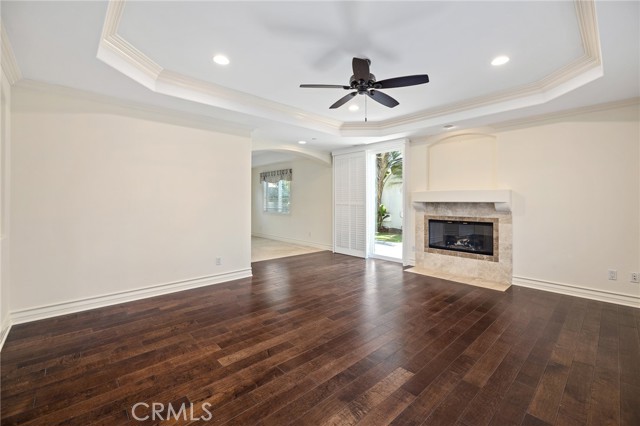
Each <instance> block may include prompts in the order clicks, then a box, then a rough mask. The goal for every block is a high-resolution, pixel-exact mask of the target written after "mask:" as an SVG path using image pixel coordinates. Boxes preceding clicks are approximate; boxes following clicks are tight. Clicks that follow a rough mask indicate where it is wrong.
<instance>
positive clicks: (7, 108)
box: [0, 72, 11, 348]
mask: <svg viewBox="0 0 640 426" xmlns="http://www.w3.org/2000/svg"><path fill="white" fill-rule="evenodd" d="M0 74H1V76H0V348H1V347H2V342H3V341H4V338H5V337H6V335H7V332H8V331H9V326H10V324H11V320H10V316H9V306H10V296H11V295H10V293H9V279H10V276H9V271H10V269H9V267H10V260H9V259H10V258H9V250H10V247H9V241H10V238H9V235H10V230H9V223H10V221H9V201H10V185H9V182H10V158H11V142H10V141H11V127H10V125H11V86H10V85H9V82H8V80H7V77H6V75H5V74H4V72H0Z"/></svg>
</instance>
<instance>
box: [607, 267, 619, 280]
mask: <svg viewBox="0 0 640 426" xmlns="http://www.w3.org/2000/svg"><path fill="white" fill-rule="evenodd" d="M609 279H610V280H612V281H615V280H617V279H618V271H616V270H615V269H609Z"/></svg>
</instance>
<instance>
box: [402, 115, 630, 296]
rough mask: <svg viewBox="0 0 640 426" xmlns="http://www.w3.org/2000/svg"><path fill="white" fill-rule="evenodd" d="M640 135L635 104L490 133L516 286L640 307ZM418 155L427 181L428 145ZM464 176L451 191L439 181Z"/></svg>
mask: <svg viewBox="0 0 640 426" xmlns="http://www.w3.org/2000/svg"><path fill="white" fill-rule="evenodd" d="M639 129H640V126H639V111H638V105H631V106H623V107H618V108H611V109H607V110H603V111H599V112H598V111H594V112H583V113H579V114H576V115H573V116H566V117H564V118H555V119H549V120H546V121H541V122H537V123H535V124H528V125H521V126H519V127H512V128H504V129H502V130H499V131H496V132H495V133H493V135H488V136H491V137H495V141H496V142H495V149H496V159H495V164H496V166H495V185H494V187H496V188H510V189H511V190H512V191H513V203H512V204H513V205H512V212H513V233H514V235H513V261H514V264H513V269H514V270H513V274H514V283H515V284H520V285H528V286H534V287H538V288H546V289H551V290H554V291H564V292H569V293H574V294H580V295H585V296H589V297H593V296H595V297H600V296H602V297H603V298H609V299H610V300H616V296H617V295H621V296H623V298H624V300H626V301H627V302H628V301H629V300H632V301H633V300H635V301H637V302H638V303H639V304H640V286H639V285H638V284H632V283H630V282H629V275H630V273H631V272H635V271H639V270H640V262H639V259H640V226H639V220H638V218H639V217H640V197H639V191H640V175H639V173H638V158H639V155H640V132H639ZM451 141H452V142H454V143H455V139H452V140H451ZM441 143H446V141H444V142H441ZM451 146H453V145H451ZM460 146H464V144H461V145H460ZM412 149H413V148H412ZM413 154H414V157H417V156H421V158H422V159H423V161H422V162H418V161H416V160H415V159H414V161H413V166H414V168H415V167H420V163H421V164H422V166H421V168H422V169H423V172H422V173H421V174H419V173H418V174H416V173H414V175H416V176H420V177H421V178H423V179H424V176H425V172H424V169H425V168H426V167H427V164H428V158H427V155H425V152H424V148H423V144H417V145H416V150H415V152H413ZM460 154H462V153H460ZM451 156H452V157H453V158H452V160H453V159H455V158H456V157H457V155H456V154H455V149H454V150H453V151H452V152H451ZM460 173H462V174H464V173H465V172H464V169H463V170H461V171H460ZM427 176H428V174H427ZM472 178H473V176H471V175H469V176H466V177H465V176H463V177H462V179H463V180H464V179H466V180H467V181H471V180H472ZM460 179H461V177H460V176H458V177H457V178H456V180H455V182H454V181H452V182H451V184H452V185H451V186H452V187H451V188H446V182H442V181H441V180H439V181H438V185H439V187H438V189H462V188H459V187H457V183H458V182H459V181H460ZM422 185H423V186H426V185H424V183H423V184H422ZM487 185H488V184H487ZM412 186H413V188H414V189H413V190H416V189H415V188H417V187H419V186H420V184H417V183H415V182H414V183H413V185H412ZM429 189H434V188H430V187H429ZM470 189H474V188H470ZM486 189H490V188H486ZM608 269H615V270H617V271H618V280H617V281H609V280H608V279H607V270H608Z"/></svg>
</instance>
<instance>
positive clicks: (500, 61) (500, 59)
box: [491, 55, 509, 67]
mask: <svg viewBox="0 0 640 426" xmlns="http://www.w3.org/2000/svg"><path fill="white" fill-rule="evenodd" d="M507 62H509V57H508V56H505V55H501V56H496V57H495V58H493V61H491V65H493V66H494V67H497V66H500V65H504V64H506V63H507Z"/></svg>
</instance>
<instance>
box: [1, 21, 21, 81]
mask: <svg viewBox="0 0 640 426" xmlns="http://www.w3.org/2000/svg"><path fill="white" fill-rule="evenodd" d="M0 37H1V38H2V44H1V47H0V48H1V49H2V57H1V58H0V61H2V71H3V72H4V74H5V75H6V76H7V80H8V81H9V83H10V84H15V83H16V82H18V81H20V80H22V73H21V72H20V67H19V66H18V61H16V57H15V55H14V54H13V48H12V47H11V42H10V41H9V36H8V35H7V33H6V32H5V29H4V24H2V22H0Z"/></svg>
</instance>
